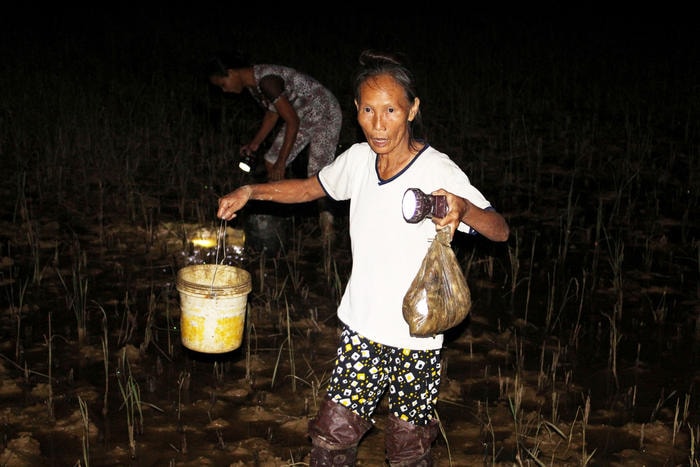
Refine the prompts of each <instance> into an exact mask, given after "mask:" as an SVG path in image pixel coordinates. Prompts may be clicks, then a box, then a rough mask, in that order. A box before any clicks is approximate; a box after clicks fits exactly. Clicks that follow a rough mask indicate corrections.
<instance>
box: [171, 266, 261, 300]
mask: <svg viewBox="0 0 700 467" xmlns="http://www.w3.org/2000/svg"><path fill="white" fill-rule="evenodd" d="M213 268H216V269H219V268H223V270H224V271H226V273H231V272H233V273H234V274H235V275H236V276H240V278H241V279H242V280H241V281H240V282H239V283H238V284H234V285H220V284H203V283H201V282H194V281H191V280H188V279H185V278H184V277H183V275H184V274H185V273H187V272H190V271H194V270H198V269H205V270H208V269H213ZM175 286H176V289H177V290H178V291H179V292H196V291H201V290H210V291H211V292H214V293H218V294H220V293H222V292H227V293H231V292H233V293H234V294H236V295H243V294H248V293H250V292H251V290H252V289H253V285H252V277H251V274H250V272H248V271H246V270H245V269H243V268H239V267H237V266H231V265H228V264H192V265H189V266H185V267H183V268H180V269H179V270H178V271H177V280H176V284H175Z"/></svg>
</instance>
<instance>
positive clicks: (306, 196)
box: [216, 175, 326, 220]
mask: <svg viewBox="0 0 700 467" xmlns="http://www.w3.org/2000/svg"><path fill="white" fill-rule="evenodd" d="M324 196H326V192H325V191H323V187H322V186H321V183H320V182H319V181H318V178H317V177H316V176H315V175H314V176H312V177H309V178H292V179H286V180H279V181H276V182H268V183H258V184H255V185H243V186H241V187H239V188H236V189H235V190H234V191H232V192H231V193H229V194H227V195H224V196H222V197H221V198H219V210H218V211H217V213H216V215H217V217H219V218H221V219H225V220H231V219H233V218H234V217H236V212H238V211H240V210H241V209H243V207H244V206H245V205H246V203H247V202H248V201H249V200H251V199H253V200H258V201H273V202H276V203H284V204H292V203H306V202H308V201H313V200H315V199H319V198H322V197H324Z"/></svg>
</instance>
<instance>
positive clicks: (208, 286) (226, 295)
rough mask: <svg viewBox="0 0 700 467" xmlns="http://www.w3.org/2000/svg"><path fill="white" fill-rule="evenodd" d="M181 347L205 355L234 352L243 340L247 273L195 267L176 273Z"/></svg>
mask: <svg viewBox="0 0 700 467" xmlns="http://www.w3.org/2000/svg"><path fill="white" fill-rule="evenodd" d="M176 287H177V290H178V292H180V311H181V314H180V332H181V339H182V344H183V345H184V346H185V347H187V348H188V349H191V350H194V351H197V352H204V353H223V352H230V351H232V350H235V349H237V348H238V347H240V345H241V341H242V340H243V331H244V328H245V326H244V325H245V318H246V309H247V305H248V294H249V293H250V291H251V289H252V285H251V278H250V273H249V272H248V271H246V270H244V269H241V268H237V267H235V266H228V265H223V264H219V265H217V264H197V265H193V266H186V267H184V268H182V269H180V270H179V271H178V273H177V285H176Z"/></svg>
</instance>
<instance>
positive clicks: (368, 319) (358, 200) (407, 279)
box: [217, 51, 509, 466]
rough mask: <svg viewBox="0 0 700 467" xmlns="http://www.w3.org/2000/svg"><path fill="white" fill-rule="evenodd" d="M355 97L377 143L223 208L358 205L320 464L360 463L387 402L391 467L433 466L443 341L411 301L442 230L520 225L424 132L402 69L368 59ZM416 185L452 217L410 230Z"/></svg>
mask: <svg viewBox="0 0 700 467" xmlns="http://www.w3.org/2000/svg"><path fill="white" fill-rule="evenodd" d="M354 91H355V106H356V108H357V121H358V123H359V124H360V126H361V128H362V131H363V133H364V135H365V138H366V142H363V143H357V144H355V145H353V146H352V147H350V148H349V149H348V150H347V151H345V152H344V153H342V154H340V155H339V156H338V157H337V158H336V159H335V160H334V161H333V162H332V163H331V164H329V165H327V166H325V167H324V168H322V169H321V170H320V171H319V173H318V174H317V175H316V176H312V177H309V178H307V179H299V180H283V181H278V182H269V183H264V184H256V185H245V186H242V187H240V188H238V189H236V190H235V191H233V192H231V193H229V194H227V195H226V196H224V197H222V198H220V199H219V209H218V213H217V215H218V216H219V217H220V218H222V219H232V218H233V217H235V215H236V212H237V211H238V210H240V209H241V208H243V206H244V205H245V204H246V203H247V202H248V200H250V199H254V200H267V201H274V202H279V203H299V202H308V201H311V200H315V199H319V198H322V197H324V196H328V197H330V198H332V199H334V200H348V199H349V200H350V211H349V223H350V240H351V245H352V254H353V258H352V271H351V274H350V279H349V281H348V284H347V287H346V288H345V292H344V294H343V297H342V299H341V302H340V305H339V307H338V318H339V319H340V321H341V323H342V332H341V336H340V343H339V346H338V351H337V359H336V361H335V367H334V369H333V373H332V374H331V377H330V381H329V385H328V389H327V395H326V397H325V399H324V400H323V402H322V404H321V406H320V408H319V411H318V413H317V415H316V417H315V418H314V419H312V420H311V421H310V423H309V435H310V437H311V441H312V450H311V460H310V465H312V466H314V465H354V463H355V458H356V454H357V447H358V444H359V442H360V440H361V439H362V437H363V436H364V434H365V433H366V432H367V431H368V430H369V429H370V428H371V427H372V425H373V419H372V415H373V413H374V411H375V409H376V408H377V406H378V404H379V401H380V400H381V398H382V397H383V396H384V395H386V396H387V398H388V401H387V402H388V408H389V417H388V420H387V423H386V426H385V427H386V428H385V445H386V452H387V458H388V460H389V464H390V465H399V464H400V465H402V466H408V465H432V460H431V459H432V458H431V454H430V448H431V445H432V443H433V441H434V440H435V439H436V437H437V434H438V420H437V419H436V418H435V410H434V409H435V405H436V403H437V396H438V391H439V387H440V370H441V362H440V354H441V348H442V343H443V335H442V334H438V335H436V336H433V337H413V336H411V334H410V332H409V328H408V324H407V323H406V321H405V320H404V318H403V312H402V302H403V297H404V295H405V293H406V291H407V290H408V288H409V285H410V283H411V281H412V280H413V277H414V276H415V275H416V272H417V271H418V268H419V266H420V263H421V261H422V260H423V257H424V256H425V253H426V252H427V249H428V245H429V243H430V240H431V239H433V238H434V237H435V233H436V229H439V228H444V227H447V226H449V227H450V228H451V232H453V233H454V232H456V231H457V230H462V231H464V232H469V233H479V234H481V235H483V236H485V237H486V238H488V239H490V240H493V241H497V242H503V241H506V240H507V239H508V236H509V227H508V224H507V223H506V221H505V219H504V218H503V216H501V215H500V214H499V213H498V212H496V211H495V210H494V209H493V208H492V207H491V204H490V203H489V202H488V201H487V200H486V198H485V197H484V196H483V195H482V194H481V192H480V191H479V190H477V189H476V188H475V187H474V186H473V185H472V184H471V183H470V181H469V178H468V177H467V175H466V174H465V173H464V172H463V171H462V170H461V169H460V168H459V166H457V164H455V163H454V162H453V161H452V160H451V159H450V158H449V157H448V156H447V155H446V154H444V153H442V152H440V151H438V150H436V149H434V148H432V147H431V146H430V145H429V144H428V143H427V142H426V139H425V138H422V137H421V135H419V134H418V132H419V131H420V129H421V118H420V117H421V116H420V100H419V98H418V96H417V93H416V91H415V83H414V78H413V75H412V74H411V72H410V71H409V70H408V69H407V68H406V67H405V65H403V64H402V62H401V61H399V60H398V59H397V58H396V57H395V56H393V55H390V54H382V53H376V52H372V51H365V52H363V53H362V55H361V56H360V69H359V71H358V73H357V75H356V78H355V89H354ZM408 188H420V189H421V190H422V191H424V192H426V193H432V194H436V195H437V194H440V195H445V196H446V200H447V205H448V210H447V214H446V215H445V216H444V217H443V218H438V217H432V222H428V221H422V222H419V223H415V224H414V223H408V222H406V221H405V219H404V217H403V213H402V209H401V204H402V199H403V195H404V193H405V191H406V190H407V189H408Z"/></svg>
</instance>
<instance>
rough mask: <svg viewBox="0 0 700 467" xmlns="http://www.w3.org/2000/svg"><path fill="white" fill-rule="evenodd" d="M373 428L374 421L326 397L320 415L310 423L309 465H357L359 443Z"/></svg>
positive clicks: (317, 466)
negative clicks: (371, 421)
mask: <svg viewBox="0 0 700 467" xmlns="http://www.w3.org/2000/svg"><path fill="white" fill-rule="evenodd" d="M370 428H372V423H370V422H369V421H367V420H365V419H364V418H362V417H360V416H359V415H357V414H356V413H355V412H353V411H352V410H350V409H348V408H346V407H344V406H342V405H340V404H338V403H336V402H333V401H332V400H330V399H329V398H328V397H325V398H324V399H323V402H322V403H321V407H319V409H318V414H317V415H316V418H314V419H312V420H311V421H310V422H309V437H310V438H311V459H310V461H309V466H310V467H321V466H323V467H327V466H333V467H336V466H337V467H340V466H342V467H352V466H354V465H355V460H356V459H357V445H358V444H359V443H360V439H362V437H363V436H364V434H365V433H367V431H368V430H369V429H370Z"/></svg>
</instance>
